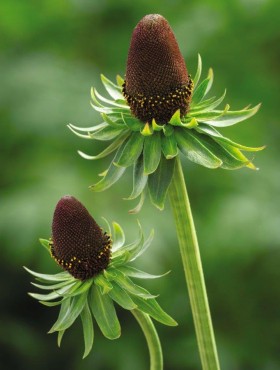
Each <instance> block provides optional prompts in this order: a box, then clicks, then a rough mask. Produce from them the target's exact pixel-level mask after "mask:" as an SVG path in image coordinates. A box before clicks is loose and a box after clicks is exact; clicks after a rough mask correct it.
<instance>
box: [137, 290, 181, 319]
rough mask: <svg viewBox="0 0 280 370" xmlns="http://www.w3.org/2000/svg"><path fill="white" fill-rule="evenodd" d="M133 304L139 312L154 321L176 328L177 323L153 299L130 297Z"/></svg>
mask: <svg viewBox="0 0 280 370" xmlns="http://www.w3.org/2000/svg"><path fill="white" fill-rule="evenodd" d="M131 298H132V300H133V302H134V303H135V304H136V305H137V307H138V310H139V311H143V312H145V313H147V314H148V315H150V316H151V317H153V318H154V319H155V320H157V321H159V322H161V323H162V324H164V325H168V326H177V325H178V324H177V322H176V321H175V320H174V319H172V317H171V316H169V315H168V314H167V313H166V312H165V311H163V309H162V308H161V307H160V305H159V304H158V303H157V301H156V300H155V299H147V300H146V299H143V298H141V297H138V296H132V297H131Z"/></svg>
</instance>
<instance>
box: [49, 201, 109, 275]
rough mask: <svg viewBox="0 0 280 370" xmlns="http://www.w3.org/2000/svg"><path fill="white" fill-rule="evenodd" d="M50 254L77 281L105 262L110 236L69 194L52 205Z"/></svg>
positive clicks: (91, 273) (106, 264)
mask: <svg viewBox="0 0 280 370" xmlns="http://www.w3.org/2000/svg"><path fill="white" fill-rule="evenodd" d="M51 254H52V256H53V258H54V259H55V261H56V262H57V263H58V264H59V265H60V266H62V268H63V269H64V270H67V271H69V273H70V274H71V275H73V276H74V277H75V278H77V279H80V280H85V279H88V278H91V277H92V276H95V275H97V274H98V273H100V272H101V271H102V270H104V269H106V267H107V266H108V264H109V261H110V254H111V240H110V237H109V236H108V235H106V232H105V233H103V231H102V229H101V228H100V227H99V226H98V225H97V223H96V222H95V220H94V219H93V218H92V216H91V215H90V214H89V212H88V211H87V209H86V208H85V207H84V206H83V205H82V204H81V203H80V202H79V201H78V200H77V199H75V198H74V197H72V196H64V197H63V198H61V199H60V201H59V202H58V203H57V205H56V208H55V211H54V216H53V223H52V242H51Z"/></svg>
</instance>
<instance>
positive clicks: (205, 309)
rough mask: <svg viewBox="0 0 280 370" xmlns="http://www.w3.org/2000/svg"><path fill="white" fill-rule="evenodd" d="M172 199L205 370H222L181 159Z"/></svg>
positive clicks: (175, 175)
mask: <svg viewBox="0 0 280 370" xmlns="http://www.w3.org/2000/svg"><path fill="white" fill-rule="evenodd" d="M169 198H170V202H171V206H172V209H173V214H174V218H175V223H176V229H177V235H178V241H179V246H180V252H181V256H182V262H183V266H184V271H185V276H186V281H187V286H188V291H189V297H190V303H191V309H192V314H193V320H194V326H195V331H196V337H197V342H198V348H199V353H200V359H201V363H202V368H203V370H219V369H220V365H219V359H218V353H217V348H216V343H215V336H214V330H213V326H212V321H211V314H210V309H209V303H208V298H207V292H206V287H205V281H204V275H203V269H202V264H201V259H200V252H199V246H198V241H197V236H196V231H195V226H194V222H193V217H192V211H191V207H190V202H189V198H188V193H187V188H186V184H185V179H184V175H183V171H182V166H181V162H180V159H179V158H178V157H177V158H176V165H175V171H174V176H173V180H172V183H171V185H170V188H169Z"/></svg>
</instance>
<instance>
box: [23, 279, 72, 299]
mask: <svg viewBox="0 0 280 370" xmlns="http://www.w3.org/2000/svg"><path fill="white" fill-rule="evenodd" d="M75 284H76V282H73V283H69V284H67V285H66V286H63V287H62V288H60V289H57V290H56V291H54V292H51V293H48V294H37V293H28V294H29V295H30V296H31V297H32V298H35V299H37V300H38V301H51V300H53V299H56V298H61V296H62V295H64V294H66V293H67V291H68V290H69V289H70V288H72V287H73V286H74V285H75Z"/></svg>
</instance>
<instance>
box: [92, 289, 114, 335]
mask: <svg viewBox="0 0 280 370" xmlns="http://www.w3.org/2000/svg"><path fill="white" fill-rule="evenodd" d="M89 306H90V309H91V312H92V313H93V316H94V318H95V320H96V322H97V324H98V326H99V328H100V330H101V332H102V333H103V335H104V336H105V337H106V338H108V339H117V338H119V337H120V335H121V327H120V323H119V320H118V317H117V314H116V310H115V307H114V304H113V301H112V299H111V298H110V297H109V295H108V294H104V295H102V294H101V292H100V290H99V287H98V286H96V285H93V286H92V290H91V294H90V301H89Z"/></svg>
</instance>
